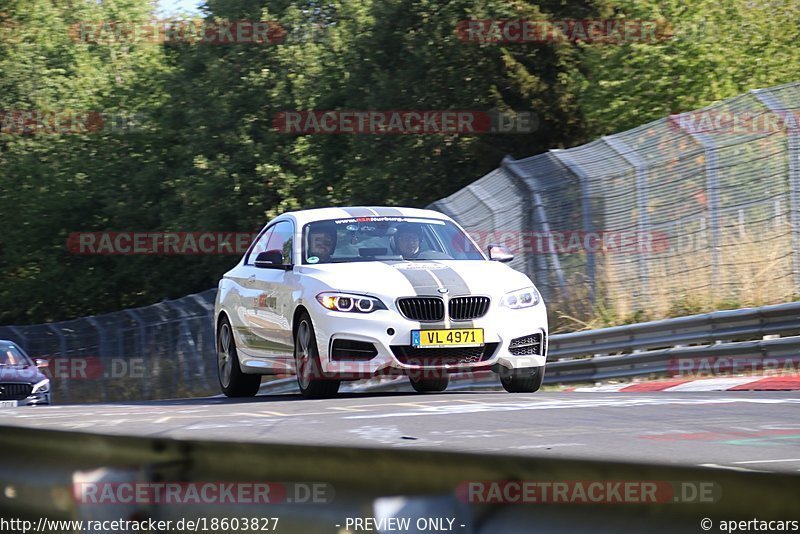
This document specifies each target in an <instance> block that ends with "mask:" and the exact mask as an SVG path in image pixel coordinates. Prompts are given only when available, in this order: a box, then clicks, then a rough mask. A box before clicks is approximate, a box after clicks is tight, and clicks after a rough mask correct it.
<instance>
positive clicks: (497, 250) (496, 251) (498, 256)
mask: <svg viewBox="0 0 800 534" xmlns="http://www.w3.org/2000/svg"><path fill="white" fill-rule="evenodd" d="M488 248H489V259H490V260H492V261H499V262H502V263H507V262H509V261H511V260H513V259H514V255H513V254H512V253H511V251H510V250H508V249H507V248H506V247H504V246H503V245H489V247H488Z"/></svg>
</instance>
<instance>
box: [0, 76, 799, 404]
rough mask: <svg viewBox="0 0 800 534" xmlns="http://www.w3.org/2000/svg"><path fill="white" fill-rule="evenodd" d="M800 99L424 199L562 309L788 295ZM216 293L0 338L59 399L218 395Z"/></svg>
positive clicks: (795, 256) (793, 280)
mask: <svg viewBox="0 0 800 534" xmlns="http://www.w3.org/2000/svg"><path fill="white" fill-rule="evenodd" d="M799 108H800V83H794V84H789V85H784V86H780V87H775V88H772V89H766V90H759V91H752V92H750V93H748V94H745V95H742V96H740V97H737V98H733V99H731V100H728V101H724V102H721V103H719V104H716V105H714V106H710V107H708V108H705V109H704V110H700V111H699V112H698V113H695V114H693V115H690V116H689V117H688V119H691V120H687V117H686V115H685V114H684V115H682V116H675V117H670V118H665V119H661V120H658V121H655V122H652V123H650V124H647V125H644V126H641V127H639V128H636V129H633V130H630V131H628V132H623V133H620V134H615V135H611V136H608V137H604V138H602V139H599V140H597V141H594V142H592V143H589V144H587V145H583V146H580V147H576V148H571V149H568V150H551V151H550V152H548V153H546V154H540V155H538V156H533V157H530V158H526V159H522V160H513V159H511V158H506V159H504V160H503V162H502V164H501V166H500V168H498V169H496V170H495V171H493V172H491V173H489V174H487V175H486V176H484V177H483V178H481V179H479V180H478V181H476V182H475V183H473V184H471V185H470V186H468V187H466V188H464V189H462V190H460V191H458V192H456V193H454V194H453V195H451V196H449V197H447V198H444V199H441V200H439V201H437V202H434V203H433V204H432V205H431V206H430V207H431V208H433V209H437V210H439V211H442V212H444V213H447V214H449V215H451V216H452V217H454V218H455V219H456V220H458V221H459V222H460V223H461V224H462V225H463V226H464V227H465V228H466V229H467V230H468V231H469V232H470V233H472V234H473V236H474V237H476V239H477V240H478V241H479V242H481V245H485V244H487V243H488V242H501V243H505V244H506V245H508V246H510V248H511V249H512V251H513V252H514V253H515V259H514V260H513V262H512V263H511V265H512V266H513V267H515V268H517V269H519V270H521V271H524V272H527V273H528V274H530V275H531V276H532V278H533V279H534V280H535V281H536V283H537V285H538V286H539V287H540V289H541V290H542V292H543V293H544V294H545V297H546V298H547V299H548V300H549V301H550V302H551V303H555V304H557V305H558V306H561V307H562V308H561V309H564V307H566V306H568V305H569V304H570V303H578V304H582V303H590V304H591V305H592V306H594V307H595V309H596V307H597V306H601V307H603V308H604V309H606V310H610V311H611V312H612V313H614V314H615V315H616V318H617V319H620V318H625V317H629V316H630V315H631V314H633V313H635V312H637V311H644V312H647V314H649V315H652V316H656V317H658V316H663V315H665V314H666V313H668V312H670V311H672V313H673V314H674V313H675V310H674V307H675V306H684V307H685V310H684V311H685V312H686V313H683V314H684V315H688V314H689V313H690V312H691V307H692V304H693V303H697V302H706V303H710V304H715V303H720V302H722V301H727V302H729V303H731V304H734V305H735V304H737V303H738V304H739V305H740V306H743V305H753V304H768V303H775V302H784V301H786V300H792V299H793V297H794V296H795V295H798V294H800V219H799V218H798V217H800V124H798V121H796V120H795V119H796V117H797V116H798V114H797V111H798V109H799ZM703 114H706V115H707V116H708V117H711V122H710V127H709V123H708V122H702V118H703V116H704V115H703ZM745 116H749V117H750V120H749V122H748V121H741V120H740V121H739V122H740V124H739V130H741V129H742V128H744V129H747V128H752V130H753V131H749V130H748V131H745V132H742V131H739V130H737V129H736V125H735V122H731V121H733V119H731V121H729V122H728V123H725V122H724V121H719V120H718V121H716V122H715V121H714V120H713V119H714V118H717V119H718V118H720V117H728V118H736V117H739V118H740V119H741V117H745ZM698 121H700V122H698ZM742 122H744V125H742V124H741V123H742ZM698 124H699V125H700V126H701V127H698ZM753 124H755V126H756V127H753ZM731 125H732V126H731ZM215 291H216V290H214V289H211V290H208V291H205V292H203V293H199V294H196V295H189V296H187V297H183V298H181V299H177V300H172V301H164V302H162V303H159V304H155V305H152V306H147V307H143V308H135V309H128V310H123V311H120V312H116V313H111V314H106V315H99V316H93V317H84V318H81V319H76V320H73V321H64V322H59V323H49V324H41V325H30V326H0V339H10V340H13V341H15V342H16V343H18V344H19V345H20V346H22V347H23V348H24V349H25V350H26V351H28V352H29V353H30V354H31V355H32V356H34V357H37V358H49V359H51V360H52V361H51V365H50V368H49V372H50V374H51V376H52V377H53V394H54V399H55V401H56V402H85V401H113V400H128V399H153V398H169V397H180V396H193V395H207V394H216V393H218V391H219V388H218V386H217V383H216V369H215V359H214V332H213V327H212V325H213V322H212V320H211V316H212V310H213V300H214V295H215ZM679 314H680V313H679ZM552 339H553V340H556V338H555V337H553V338H552Z"/></svg>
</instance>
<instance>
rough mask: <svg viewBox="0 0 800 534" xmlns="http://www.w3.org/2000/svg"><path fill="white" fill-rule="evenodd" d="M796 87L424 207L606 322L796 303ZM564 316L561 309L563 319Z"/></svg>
mask: <svg viewBox="0 0 800 534" xmlns="http://www.w3.org/2000/svg"><path fill="white" fill-rule="evenodd" d="M798 109H800V83H792V84H788V85H783V86H779V87H774V88H771V89H763V90H756V91H751V92H749V93H747V94H744V95H741V96H739V97H736V98H732V99H730V100H726V101H723V102H720V103H718V104H715V105H713V106H709V107H707V108H703V109H702V110H698V111H695V112H690V113H684V114H681V115H675V116H671V117H668V118H664V119H660V120H657V121H654V122H651V123H649V124H646V125H643V126H641V127H638V128H635V129H633V130H630V131H627V132H622V133H619V134H615V135H610V136H607V137H603V138H601V139H598V140H596V141H593V142H591V143H588V144H586V145H583V146H579V147H575V148H570V149H567V150H551V151H549V152H547V153H545V154H540V155H537V156H533V157H530V158H526V159H521V160H514V159H512V158H510V157H507V158H505V159H504V160H503V162H502V164H501V166H500V168H498V169H496V170H494V171H492V172H490V173H489V174H487V175H486V176H484V177H483V178H481V179H479V180H478V181H476V182H474V183H473V184H471V185H469V186H467V187H466V188H464V189H462V190H460V191H458V192H456V193H454V194H452V195H450V196H449V197H446V198H443V199H441V200H438V201H437V202H434V203H433V204H431V205H430V206H429V207H430V208H433V209H436V210H439V211H442V212H444V213H447V214H448V215H450V216H452V217H453V218H455V219H456V220H458V221H459V222H460V223H461V224H462V225H463V226H464V227H465V228H466V229H467V230H468V231H469V232H470V233H471V234H472V235H473V237H476V239H477V240H478V241H480V244H481V245H482V246H483V245H485V244H487V243H488V242H499V243H504V244H506V245H507V246H509V247H510V248H511V249H512V252H514V253H515V255H516V258H515V260H514V262H513V263H512V266H513V267H515V268H517V269H520V270H522V271H525V272H527V273H528V274H529V275H531V276H532V278H533V279H534V280H535V281H536V283H537V285H538V286H540V288H541V289H542V291H543V293H544V294H545V296H546V297H547V298H548V299H549V300H551V301H553V302H558V303H559V304H560V305H562V306H564V305H568V304H573V305H574V304H575V303H590V304H591V305H592V308H593V310H592V311H594V310H596V309H598V307H601V308H602V309H604V310H606V311H608V312H611V313H613V316H614V317H615V318H616V319H617V320H620V319H624V318H629V317H631V316H634V317H635V315H634V314H636V312H644V316H650V317H661V316H664V315H666V314H669V313H670V312H671V313H675V310H676V309H677V310H679V311H680V310H686V311H692V310H695V309H701V308H702V307H703V305H707V306H710V305H716V304H719V303H723V302H725V303H730V305H732V306H737V305H739V306H743V305H752V304H765V303H776V302H783V301H786V300H791V299H793V298H794V297H795V295H798V294H800V219H798V217H799V216H800V124H798V122H800V121H798V120H797V119H798V118H799V117H800V114H798ZM567 307H568V306H567Z"/></svg>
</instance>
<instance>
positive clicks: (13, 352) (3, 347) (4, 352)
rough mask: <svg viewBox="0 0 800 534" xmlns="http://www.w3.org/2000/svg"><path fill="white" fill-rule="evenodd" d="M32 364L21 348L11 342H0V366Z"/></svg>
mask: <svg viewBox="0 0 800 534" xmlns="http://www.w3.org/2000/svg"><path fill="white" fill-rule="evenodd" d="M28 365H32V363H31V361H30V360H29V359H28V357H27V356H25V354H23V352H22V351H21V350H19V349H18V348H17V347H16V346H15V345H12V344H11V343H2V344H0V367H25V366H28Z"/></svg>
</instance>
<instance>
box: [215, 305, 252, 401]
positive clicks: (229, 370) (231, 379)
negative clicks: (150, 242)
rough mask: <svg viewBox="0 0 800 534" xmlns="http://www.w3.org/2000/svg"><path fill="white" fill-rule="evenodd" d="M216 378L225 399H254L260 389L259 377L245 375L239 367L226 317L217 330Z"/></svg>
mask: <svg viewBox="0 0 800 534" xmlns="http://www.w3.org/2000/svg"><path fill="white" fill-rule="evenodd" d="M217 377H218V378H219V386H220V389H222V392H223V393H224V394H225V396H226V397H254V396H255V395H256V393H258V388H259V387H261V375H247V374H244V373H243V372H242V368H241V367H240V366H239V356H238V353H237V352H236V341H235V340H234V339H233V330H232V329H231V323H230V322H229V321H228V319H227V317H226V318H224V319H222V321H221V322H220V323H219V328H218V329H217Z"/></svg>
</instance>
